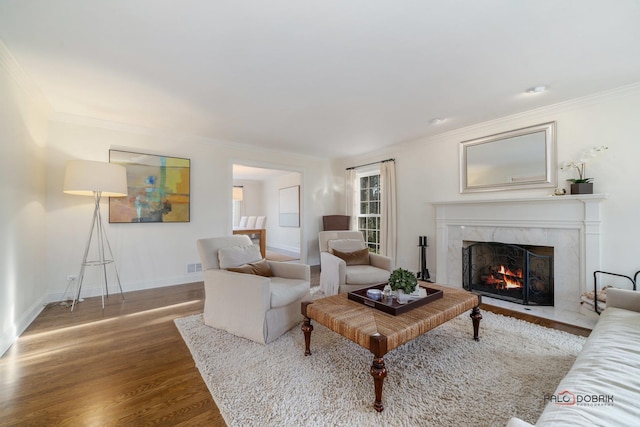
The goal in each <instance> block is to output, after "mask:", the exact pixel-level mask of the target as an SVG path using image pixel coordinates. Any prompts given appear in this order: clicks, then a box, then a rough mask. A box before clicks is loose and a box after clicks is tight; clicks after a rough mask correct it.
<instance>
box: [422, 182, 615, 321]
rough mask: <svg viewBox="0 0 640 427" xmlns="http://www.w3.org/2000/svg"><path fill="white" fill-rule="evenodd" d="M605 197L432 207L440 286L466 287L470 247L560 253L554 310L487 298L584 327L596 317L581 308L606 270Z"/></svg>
mask: <svg viewBox="0 0 640 427" xmlns="http://www.w3.org/2000/svg"><path fill="white" fill-rule="evenodd" d="M606 198H607V196H606V195H604V194H583V195H567V196H542V197H531V198H513V199H492V200H468V201H467V200H461V201H448V202H435V203H432V204H433V205H434V206H435V209H436V242H437V243H436V244H437V247H436V265H437V269H436V281H437V282H438V283H442V284H447V285H449V286H455V287H462V247H463V242H465V241H480V242H501V243H510V244H518V245H535V246H551V247H553V248H554V306H553V307H537V306H522V305H519V304H515V303H509V302H506V301H500V300H495V299H493V298H487V297H483V299H484V300H485V301H486V302H488V303H491V304H493V305H499V306H503V307H507V308H511V309H514V310H516V311H522V312H527V313H530V314H535V315H538V316H541V317H545V318H550V319H554V320H557V321H562V322H566V323H570V324H575V325H579V326H586V327H591V326H592V325H593V324H594V323H595V320H596V318H597V317H596V316H597V315H596V314H595V313H593V312H591V311H589V310H586V309H584V308H581V305H580V295H581V294H582V293H583V292H585V291H586V290H591V289H593V271H595V270H599V269H600V223H601V214H600V204H601V203H602V201H604V200H605V199H606Z"/></svg>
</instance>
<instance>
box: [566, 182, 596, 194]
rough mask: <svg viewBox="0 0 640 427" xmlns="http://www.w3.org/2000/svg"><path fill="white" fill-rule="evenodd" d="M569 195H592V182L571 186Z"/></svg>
mask: <svg viewBox="0 0 640 427" xmlns="http://www.w3.org/2000/svg"><path fill="white" fill-rule="evenodd" d="M571 194H593V182H580V183H577V184H571Z"/></svg>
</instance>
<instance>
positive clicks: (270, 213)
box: [232, 163, 303, 261]
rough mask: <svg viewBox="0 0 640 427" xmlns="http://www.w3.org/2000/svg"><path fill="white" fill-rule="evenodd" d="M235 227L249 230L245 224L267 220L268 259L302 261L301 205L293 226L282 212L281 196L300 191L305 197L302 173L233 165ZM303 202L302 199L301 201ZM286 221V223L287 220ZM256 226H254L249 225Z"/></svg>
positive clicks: (233, 219) (233, 218) (265, 227)
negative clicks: (302, 189) (262, 218)
mask: <svg viewBox="0 0 640 427" xmlns="http://www.w3.org/2000/svg"><path fill="white" fill-rule="evenodd" d="M233 186H234V193H235V196H234V197H233V208H232V226H233V228H234V229H237V228H248V225H247V223H246V222H244V221H245V220H248V221H250V222H251V221H253V218H255V219H256V220H258V218H259V217H265V218H264V222H263V224H264V225H263V227H264V229H265V230H266V258H267V259H269V260H272V261H296V260H301V259H302V256H303V254H302V250H301V249H302V248H301V241H302V227H303V221H302V209H301V208H302V204H301V203H300V204H299V207H300V209H299V215H300V220H299V221H298V222H297V223H295V222H291V221H290V220H289V219H290V213H288V215H289V216H287V217H285V216H283V213H282V212H281V200H280V199H281V195H284V194H287V195H290V194H292V192H295V191H299V194H300V198H301V196H302V192H301V188H302V173H300V172H296V171H291V170H284V169H276V168H270V167H262V166H253V165H251V166H250V165H244V164H237V163H236V164H233ZM299 200H301V199H299ZM285 218H286V220H285ZM249 225H253V223H251V224H249Z"/></svg>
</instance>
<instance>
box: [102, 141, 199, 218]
mask: <svg viewBox="0 0 640 427" xmlns="http://www.w3.org/2000/svg"><path fill="white" fill-rule="evenodd" d="M109 162H111V163H116V164H119V165H122V166H124V167H125V168H126V169H127V187H128V195H127V197H110V198H109V222H111V223H140V222H189V219H190V197H191V194H190V193H191V190H190V188H191V184H190V173H191V160H189V159H183V158H180V157H169V156H158V155H155V154H142V153H133V152H129V151H119V150H109Z"/></svg>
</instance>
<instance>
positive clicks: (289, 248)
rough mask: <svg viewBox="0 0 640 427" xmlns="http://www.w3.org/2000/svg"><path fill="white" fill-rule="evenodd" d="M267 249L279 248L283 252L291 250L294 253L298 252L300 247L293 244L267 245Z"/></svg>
mask: <svg viewBox="0 0 640 427" xmlns="http://www.w3.org/2000/svg"><path fill="white" fill-rule="evenodd" d="M267 249H274V250H281V251H285V252H292V253H295V254H299V253H300V248H297V247H294V246H287V245H269V246H267Z"/></svg>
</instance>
